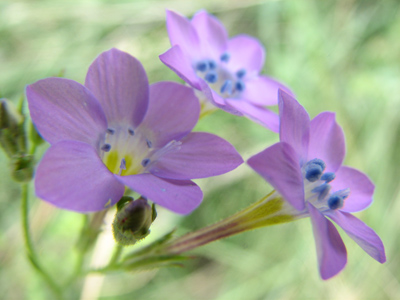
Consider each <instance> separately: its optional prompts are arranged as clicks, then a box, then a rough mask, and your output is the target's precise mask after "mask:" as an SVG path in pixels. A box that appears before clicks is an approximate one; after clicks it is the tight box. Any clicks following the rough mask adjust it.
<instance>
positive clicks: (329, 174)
mask: <svg viewBox="0 0 400 300" xmlns="http://www.w3.org/2000/svg"><path fill="white" fill-rule="evenodd" d="M335 177H336V175H335V173H333V172H326V173H324V174H322V176H321V180H324V181H326V182H331V181H332V180H333V179H335Z"/></svg>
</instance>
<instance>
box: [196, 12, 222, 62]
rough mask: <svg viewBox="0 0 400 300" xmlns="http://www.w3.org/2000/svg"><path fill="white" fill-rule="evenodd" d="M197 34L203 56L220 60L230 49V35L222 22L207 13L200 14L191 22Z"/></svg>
mask: <svg viewBox="0 0 400 300" xmlns="http://www.w3.org/2000/svg"><path fill="white" fill-rule="evenodd" d="M191 23H192V25H193V27H194V28H195V30H196V32H197V36H198V37H199V40H200V44H201V47H202V53H203V55H207V54H210V57H213V58H217V59H219V58H220V56H221V54H222V53H224V52H225V51H226V49H227V47H228V33H227V32H226V30H225V27H224V26H223V25H222V24H221V22H220V21H219V20H218V19H217V18H215V17H214V16H212V15H210V14H208V13H207V12H206V11H204V10H203V11H200V12H198V13H197V14H196V15H195V16H194V17H193V19H192V21H191Z"/></svg>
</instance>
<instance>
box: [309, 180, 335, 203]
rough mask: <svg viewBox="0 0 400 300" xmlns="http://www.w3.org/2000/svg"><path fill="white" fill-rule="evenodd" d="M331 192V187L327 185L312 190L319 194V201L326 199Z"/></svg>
mask: <svg viewBox="0 0 400 300" xmlns="http://www.w3.org/2000/svg"><path fill="white" fill-rule="evenodd" d="M330 190H331V186H330V185H329V184H327V183H323V184H321V185H319V186H317V187H315V188H313V189H312V190H311V192H313V193H317V194H318V200H322V199H324V198H325V197H326V196H327V195H328V194H329V191H330Z"/></svg>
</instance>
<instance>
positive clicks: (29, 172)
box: [11, 154, 35, 182]
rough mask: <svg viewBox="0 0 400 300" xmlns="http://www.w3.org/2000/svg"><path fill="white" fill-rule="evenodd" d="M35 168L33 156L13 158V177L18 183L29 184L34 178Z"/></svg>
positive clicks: (16, 156) (22, 155)
mask: <svg viewBox="0 0 400 300" xmlns="http://www.w3.org/2000/svg"><path fill="white" fill-rule="evenodd" d="M34 167H35V163H34V158H33V156H32V155H27V154H21V155H14V156H13V157H12V158H11V177H12V178H13V179H14V180H15V181H18V182H27V181H30V180H31V179H32V178H33V170H34Z"/></svg>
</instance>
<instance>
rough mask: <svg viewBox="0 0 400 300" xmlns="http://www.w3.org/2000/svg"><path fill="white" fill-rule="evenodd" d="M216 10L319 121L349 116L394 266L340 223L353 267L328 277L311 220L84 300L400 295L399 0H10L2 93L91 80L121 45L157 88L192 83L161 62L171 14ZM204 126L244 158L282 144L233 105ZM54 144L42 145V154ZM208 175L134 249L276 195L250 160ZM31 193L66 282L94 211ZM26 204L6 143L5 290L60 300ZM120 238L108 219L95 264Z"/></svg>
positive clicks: (114, 279) (84, 295)
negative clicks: (260, 48) (37, 259)
mask: <svg viewBox="0 0 400 300" xmlns="http://www.w3.org/2000/svg"><path fill="white" fill-rule="evenodd" d="M202 8H205V9H206V10H208V11H209V12H210V13H213V14H214V15H215V16H217V17H218V18H219V19H220V20H221V22H222V23H223V24H224V25H225V26H226V28H227V30H228V32H229V34H230V36H234V35H236V34H239V33H246V34H249V35H252V36H255V37H257V38H259V39H260V40H261V42H262V43H263V44H264V45H265V48H266V51H267V58H266V63H265V67H264V70H263V73H264V74H268V75H270V76H273V77H275V78H277V79H279V80H281V81H282V82H285V83H286V84H287V85H289V86H290V87H291V88H292V90H293V91H294V93H295V94H296V95H297V98H298V100H299V102H300V103H301V104H302V105H304V107H305V108H306V109H307V110H308V112H309V114H310V116H311V117H314V116H315V115H317V114H318V113H320V112H322V111H326V110H328V111H334V112H336V113H337V120H338V122H339V124H341V125H342V126H343V128H344V131H345V135H346V142H347V157H346V160H345V164H347V165H350V166H352V167H355V168H358V169H360V170H362V171H363V172H365V173H367V174H368V175H369V176H370V177H371V179H372V180H373V181H374V182H375V184H376V192H375V195H374V203H373V204H372V206H371V207H370V208H369V209H367V210H366V211H363V212H360V213H357V214H356V216H357V217H359V218H361V219H362V220H363V221H364V222H365V223H367V224H368V225H369V226H371V227H372V228H373V229H374V230H375V231H376V232H377V233H378V234H379V235H380V237H381V238H382V240H383V242H384V244H385V247H386V254H387V262H386V263H385V264H384V265H380V264H379V263H377V262H376V261H374V260H373V259H372V258H370V257H369V256H368V255H367V254H366V253H365V252H364V251H362V250H361V248H359V247H358V246H357V245H356V243H355V242H353V241H352V240H351V239H350V238H348V237H347V236H346V235H345V234H344V232H343V231H342V230H340V229H339V232H340V233H341V234H342V237H343V239H344V241H345V244H346V246H347V250H348V265H347V267H346V268H345V270H344V271H343V272H342V273H340V274H339V275H338V276H336V277H335V278H333V279H331V280H329V281H323V280H321V279H320V277H319V273H318V267H317V259H316V253H315V245H314V239H313V233H312V228H311V223H310V220H309V219H304V220H299V221H296V222H293V223H288V224H284V225H278V226H273V227H267V228H262V229H258V230H254V231H252V232H247V233H243V234H240V235H238V236H234V237H230V238H227V239H225V240H222V241H218V242H215V243H212V244H210V245H206V246H203V247H201V248H199V249H197V250H195V251H192V252H191V254H194V255H197V256H198V258H196V259H194V260H191V261H189V262H185V263H184V267H183V268H164V269H160V270H150V271H145V272H144V271H143V272H138V273H124V274H122V273H119V274H118V273H117V274H112V275H107V276H90V277H88V278H86V279H85V280H82V282H81V283H77V284H75V285H74V286H73V287H72V288H71V290H69V291H68V296H69V297H70V299H79V298H81V299H118V300H119V299H121V300H122V299H174V300H179V299H195V300H203V299H219V300H222V299H246V300H252V299H257V300H258V299H400V255H399V252H400V251H399V247H400V238H399V229H400V222H399V221H398V220H399V215H400V193H399V191H400V185H399V178H400V172H399V167H400V165H399V163H400V151H399V149H400V117H399V112H400V68H399V66H400V39H399V34H400V10H399V8H400V2H399V1H397V0H385V1H373V0H338V1H332V0H329V1H318V0H300V1H299V0H281V1H279V0H265V1H253V0H247V1H241V0H229V1H225V0H219V1H218V0H214V1H210V0H204V1H184V0H175V1H170V0H152V1H149V0H142V1H106V0H83V1H55V0H40V1H33V0H29V1H28V0H26V1H18V0H17V1H11V0H8V1H7V0H6V1H1V2H0V97H4V98H8V99H10V100H12V101H13V102H15V103H17V101H18V99H19V98H20V97H21V96H22V95H23V93H24V88H25V86H26V85H27V84H30V83H33V82H35V81H36V80H39V79H41V78H45V77H49V76H55V75H57V74H60V72H63V74H64V76H65V77H66V78H70V79H74V80H76V81H78V82H81V83H83V82H84V78H85V74H86V71H87V68H88V66H89V65H90V63H91V62H92V61H93V60H94V59H95V57H96V56H97V55H98V54H100V53H101V52H102V51H105V50H108V49H110V48H112V47H116V48H119V49H121V50H124V51H126V52H129V53H130V54H132V55H134V56H135V57H136V58H138V59H139V60H140V61H141V62H142V64H143V65H144V68H145V70H146V71H147V74H148V77H149V80H150V82H156V81H160V80H174V81H180V80H179V78H178V77H177V76H176V75H175V74H174V73H173V72H172V71H171V70H169V69H168V68H167V67H166V66H164V65H163V64H162V63H161V62H160V60H159V59H158V55H159V54H161V53H163V52H164V51H166V50H167V49H168V48H169V41H168V36H167V32H166V28H165V9H171V10H175V11H177V12H179V13H181V14H183V15H186V16H188V17H191V16H192V15H193V14H194V13H195V12H196V11H197V10H199V9H202ZM196 130H199V131H209V132H212V133H215V134H218V135H220V136H222V137H224V138H225V139H227V140H228V141H230V142H231V143H232V144H233V145H234V146H235V147H236V148H237V149H238V151H239V152H240V153H241V154H242V156H243V157H244V159H248V158H249V157H250V156H252V155H254V154H255V153H257V152H259V151H261V150H263V149H264V148H266V147H267V146H269V145H271V144H272V143H275V142H276V141H278V136H277V135H275V134H273V133H271V132H268V131H267V130H266V129H264V128H262V127H261V126H259V125H257V124H254V123H252V122H251V121H249V120H247V119H245V118H237V117H234V116H232V115H229V114H227V113H225V112H223V111H218V112H216V113H214V114H213V115H210V116H208V117H206V118H204V119H202V120H201V121H200V122H199V124H198V125H197V127H196ZM46 148H47V145H42V146H41V147H40V148H39V151H38V156H37V158H38V159H39V158H40V155H41V154H42V153H43V152H44V151H45V150H46ZM196 182H197V183H198V184H199V185H200V186H201V187H202V188H203V190H204V193H205V198H204V202H203V203H202V205H201V206H200V207H199V208H198V209H197V210H196V211H195V212H194V213H192V214H191V215H189V216H179V215H174V214H172V213H171V212H168V211H165V210H163V209H161V208H159V209H158V218H157V219H156V221H155V223H154V225H153V227H152V233H151V234H150V236H149V237H148V238H146V240H145V241H143V242H142V243H140V244H139V245H137V246H134V247H140V246H141V245H145V244H146V243H148V242H149V241H152V240H154V239H155V238H157V237H159V236H161V235H162V234H164V233H166V232H168V231H170V230H172V229H173V228H177V232H178V234H183V233H185V232H187V231H190V230H194V229H198V228H201V227H203V226H206V225H208V224H211V223H213V222H216V221H218V220H220V219H222V218H223V217H226V216H228V215H230V214H232V213H234V212H236V211H238V210H240V209H241V208H244V207H245V206H246V205H248V204H250V203H252V202H255V201H256V200H258V199H259V198H261V197H262V196H264V195H265V194H266V193H268V192H269V191H271V189H272V188H271V187H270V186H269V185H268V184H267V183H265V182H264V181H263V180H262V179H261V178H260V177H259V176H258V175H256V174H255V173H253V172H252V171H251V170H250V168H249V167H247V166H246V165H243V166H241V167H239V168H238V169H236V170H234V171H233V172H231V173H229V174H226V175H223V176H219V177H216V178H211V179H204V180H197V181H196ZM31 195H32V197H31V198H30V208H31V214H30V217H31V230H32V233H33V238H34V242H35V244H36V247H37V250H38V251H39V253H40V254H41V258H42V259H43V263H44V265H45V267H46V268H47V269H49V270H50V271H51V272H52V274H53V276H54V277H55V278H56V280H63V279H65V278H66V277H67V276H68V274H70V272H71V264H73V262H74V259H75V258H76V257H75V255H76V253H75V250H74V247H75V243H76V239H77V235H78V233H79V230H80V227H81V226H82V224H83V217H82V216H81V215H79V214H77V213H72V212H66V211H61V210H58V209H55V208H54V207H51V206H50V205H48V204H46V203H45V202H43V201H40V200H39V199H35V198H34V197H33V188H32V189H31ZM19 207H20V187H19V185H18V184H16V183H14V182H13V181H12V180H11V179H10V177H9V166H8V161H7V158H6V156H5V154H4V152H3V151H0V291H1V296H0V298H3V299H52V294H51V293H50V292H49V291H48V289H47V287H46V286H45V284H44V283H43V281H42V279H41V278H40V277H38V275H37V273H36V272H35V271H34V270H33V269H32V268H31V266H30V265H29V264H28V262H27V259H26V256H25V250H24V247H23V241H22V237H21V225H20V212H19ZM111 220H112V213H111V214H110V215H109V216H108V217H107V221H108V222H110V221H111ZM113 245H114V242H113V239H112V237H111V236H110V225H109V224H105V226H104V233H103V234H102V235H101V237H100V239H99V242H98V244H97V245H96V246H95V249H94V250H93V252H92V253H93V256H92V258H91V259H89V261H90V260H91V264H92V265H102V264H106V263H107V259H108V257H109V253H110V251H111V250H112V248H113ZM134 247H132V249H134ZM128 250H131V249H128Z"/></svg>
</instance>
